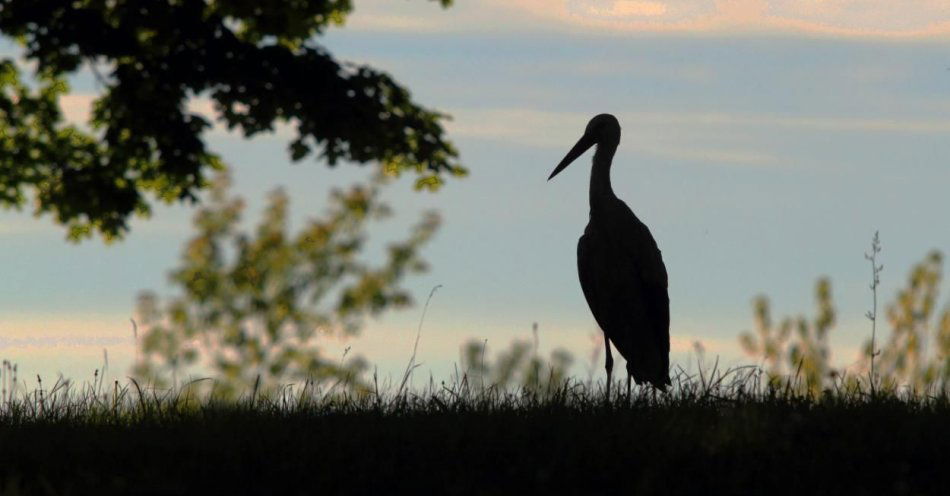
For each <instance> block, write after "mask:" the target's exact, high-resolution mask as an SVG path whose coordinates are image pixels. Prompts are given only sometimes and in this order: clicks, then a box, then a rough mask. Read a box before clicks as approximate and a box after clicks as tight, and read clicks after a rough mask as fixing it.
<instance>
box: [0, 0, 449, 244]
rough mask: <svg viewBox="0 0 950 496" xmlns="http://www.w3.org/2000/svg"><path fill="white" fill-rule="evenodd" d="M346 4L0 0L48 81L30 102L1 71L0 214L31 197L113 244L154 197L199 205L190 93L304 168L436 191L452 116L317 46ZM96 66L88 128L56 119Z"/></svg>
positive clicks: (11, 28)
mask: <svg viewBox="0 0 950 496" xmlns="http://www.w3.org/2000/svg"><path fill="white" fill-rule="evenodd" d="M441 3H442V5H443V6H446V5H448V2H445V1H443V2H441ZM352 8H353V7H352V4H351V2H350V1H349V0H322V1H321V0H294V1H287V2H250V1H246V0H189V1H177V0H144V1H143V0H135V1H132V0H116V1H110V2H103V1H101V0H85V1H74V0H0V31H2V32H3V33H4V34H6V35H8V36H10V37H13V38H16V39H17V40H19V41H20V42H21V43H22V44H23V45H24V47H25V49H26V58H27V59H28V60H30V61H34V62H36V63H37V66H38V68H39V74H40V76H41V80H42V84H41V87H40V89H39V90H38V92H37V93H36V94H35V95H32V96H30V97H27V96H28V95H27V94H28V93H29V91H28V90H27V88H26V87H25V86H23V85H22V84H21V83H20V82H19V76H18V74H17V72H16V68H15V66H14V65H13V63H12V62H10V61H6V62H5V63H4V68H3V69H2V70H0V95H3V97H0V140H2V141H0V146H2V147H3V148H2V149H4V150H9V151H10V152H11V153H10V154H5V156H6V157H8V158H7V159H6V160H5V161H4V162H0V168H5V169H8V171H0V191H5V194H2V195H0V204H4V205H7V206H20V205H21V204H22V203H23V201H24V200H23V198H24V197H25V196H24V191H25V190H30V189H32V190H34V191H36V192H37V193H38V194H37V197H38V207H37V213H39V214H42V213H53V214H54V215H55V216H56V218H57V220H58V221H59V222H62V223H65V224H67V226H68V227H69V228H70V232H71V233H72V235H73V236H74V237H75V238H80V237H86V236H89V235H91V234H92V233H95V232H98V233H101V234H102V235H103V236H105V237H106V238H115V237H120V236H121V235H122V234H124V233H125V232H126V231H127V230H128V218H129V216H130V215H132V214H133V213H139V214H146V213H147V212H148V209H149V202H148V201H147V199H146V198H147V196H148V195H152V196H154V197H155V198H157V199H160V200H162V201H165V202H180V201H184V202H191V201H194V200H195V198H196V196H197V193H198V192H199V191H201V190H202V189H204V188H205V187H207V182H206V180H205V177H206V175H207V174H208V172H209V171H214V170H216V169H219V168H220V167H221V163H220V160H219V158H218V157H217V155H215V154H214V153H213V152H211V151H209V150H208V149H207V147H206V145H205V142H204V132H205V131H206V130H207V129H208V128H209V127H210V124H211V123H210V122H208V121H207V120H205V119H204V118H203V117H201V116H199V115H196V114H193V113H190V112H188V111H187V110H186V104H187V102H188V101H189V99H191V98H193V97H195V96H196V95H208V96H209V98H210V99H211V100H212V102H213V106H214V108H215V109H216V110H217V111H218V112H220V116H221V117H220V120H221V121H222V123H223V124H224V125H226V126H227V127H228V128H229V129H233V130H237V131H239V132H241V133H243V135H244V136H246V137H252V136H255V135H257V134H259V133H264V132H270V131H273V130H274V128H275V125H276V124H279V123H286V124H290V125H291V126H292V127H293V128H295V129H296V134H297V136H296V137H295V138H293V139H292V140H291V141H290V143H289V145H288V147H289V154H290V156H291V158H292V159H293V160H295V161H297V160H302V159H304V158H306V157H308V156H316V157H318V158H321V159H323V160H326V161H327V162H328V163H329V164H330V165H334V164H337V163H339V162H340V161H348V162H355V163H359V164H366V163H376V164H380V165H382V166H383V167H384V168H385V169H386V171H387V173H389V174H391V175H398V174H400V173H402V172H404V171H408V170H412V171H415V172H416V173H417V174H419V175H420V176H421V179H420V181H419V183H418V184H417V187H418V188H419V189H428V190H435V189H437V188H438V187H439V186H440V185H441V184H442V181H443V177H444V176H446V175H456V176H461V175H463V174H464V173H465V170H464V169H463V168H462V167H461V165H460V164H459V163H458V160H457V158H458V152H457V150H456V149H455V148H454V146H453V145H452V144H451V143H450V142H449V141H448V140H447V139H446V138H445V133H444V130H443V128H442V121H443V120H444V119H446V118H447V116H445V115H443V114H440V113H438V112H434V111H432V110H429V109H426V108H425V107H422V106H420V105H418V104H417V103H415V102H414V101H413V100H412V98H411V95H410V93H409V91H408V90H407V89H405V88H403V87H402V86H400V85H399V84H398V83H397V82H396V81H394V80H393V79H392V78H391V77H390V76H389V75H387V74H385V73H383V72H380V71H376V70H374V69H373V68H371V67H367V66H361V65H354V64H348V63H343V62H339V61H337V60H335V59H334V58H333V57H332V56H331V55H330V54H329V53H327V51H326V50H324V49H323V48H322V47H320V46H319V45H317V44H316V43H315V42H314V40H313V38H314V36H318V35H320V34H322V33H323V32H324V31H325V30H326V29H327V28H328V27H329V26H331V25H336V24H342V23H343V21H344V19H345V18H346V16H347V15H348V14H349V13H350V12H351V11H352ZM87 62H88V63H90V64H91V65H92V66H93V67H97V68H104V69H103V70H104V71H105V73H104V74H103V75H101V76H100V77H99V82H100V84H101V85H102V87H103V94H102V95H101V96H100V97H99V98H98V99H97V100H96V101H95V103H94V105H93V109H94V110H93V115H92V120H91V122H90V125H91V127H92V129H93V131H94V132H93V133H89V132H85V131H81V130H79V129H76V128H75V127H71V126H67V125H65V124H63V123H62V119H61V115H60V112H59V97H60V96H62V94H63V93H64V92H65V91H66V90H65V88H64V86H63V84H64V83H63V78H64V76H66V75H68V74H71V73H74V72H75V71H77V70H78V69H79V68H80V67H81V66H82V64H84V63H87ZM11 93H12V94H17V95H18V97H17V98H11V97H10V95H11ZM11 136H12V137H15V139H13V140H12V141H11V138H10V137H11ZM0 160H2V159H0ZM14 169H20V170H22V171H23V172H18V173H16V174H14V172H13V170H14Z"/></svg>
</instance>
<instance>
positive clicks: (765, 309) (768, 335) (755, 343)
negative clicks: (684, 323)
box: [739, 277, 835, 391]
mask: <svg viewBox="0 0 950 496" xmlns="http://www.w3.org/2000/svg"><path fill="white" fill-rule="evenodd" d="M815 300H816V303H817V306H818V308H817V310H818V312H817V315H816V316H815V318H814V320H812V321H811V322H809V320H808V319H806V318H805V317H804V316H802V315H799V316H797V317H794V318H792V317H785V318H783V319H782V320H781V322H780V323H779V325H778V327H773V325H772V324H773V323H772V317H771V309H770V304H769V299H768V298H767V297H765V296H759V297H757V298H756V299H755V300H754V301H753V307H754V309H755V332H754V333H753V332H749V331H746V332H743V333H742V334H741V335H740V336H739V343H740V344H741V345H742V349H743V351H745V352H746V353H747V354H749V355H751V356H754V357H758V358H760V359H762V360H763V361H764V362H765V363H766V367H767V368H766V370H767V372H768V375H769V380H770V381H771V382H772V383H773V384H776V383H777V381H780V380H781V379H782V378H783V376H787V375H789V374H794V375H798V376H799V377H801V378H802V379H803V380H804V384H805V386H806V388H808V389H809V390H811V391H818V390H820V389H821V387H822V385H823V384H824V383H825V382H826V379H827V378H828V377H829V376H830V374H831V373H832V370H831V368H830V367H829V365H828V361H829V358H830V355H831V353H830V351H829V349H828V342H827V341H828V331H829V330H830V329H831V327H832V326H834V323H835V310H834V304H833V303H832V299H831V282H830V281H829V280H828V279H827V278H824V277H823V278H821V279H819V280H818V282H817V283H816V284H815ZM793 330H794V331H795V332H794V334H793V333H792V331H793ZM790 338H794V339H792V340H791V343H789V339H790Z"/></svg>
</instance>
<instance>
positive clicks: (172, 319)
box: [133, 175, 439, 397]
mask: <svg viewBox="0 0 950 496" xmlns="http://www.w3.org/2000/svg"><path fill="white" fill-rule="evenodd" d="M382 182H383V179H382V177H381V176H377V177H376V178H375V180H374V181H372V182H371V183H370V184H369V185H366V186H356V187H353V188H351V189H350V190H347V191H335V192H334V193H333V194H332V195H331V196H330V208H329V209H328V211H327V212H326V214H325V215H324V216H322V217H320V218H315V219H312V220H311V221H309V222H308V223H307V225H306V226H304V227H303V228H302V229H300V230H297V231H296V232H291V230H290V226H289V225H288V219H287V212H288V207H289V205H288V198H287V196H286V195H285V194H284V193H283V192H281V191H280V190H278V191H275V192H274V193H272V194H271V195H270V198H269V201H268V206H267V209H266V211H265V212H264V216H263V219H262V220H261V222H260V223H259V224H258V226H257V229H256V231H255V232H253V233H245V232H241V231H240V230H239V221H240V217H241V214H242V211H243V202H242V201H241V200H240V199H239V198H236V197H232V196H230V195H229V194H228V185H229V181H228V177H227V176H226V175H221V176H219V177H218V179H217V181H215V182H214V183H213V185H212V188H211V195H210V201H209V203H208V204H207V205H206V206H205V207H203V208H201V209H200V210H199V211H198V213H197V215H196V216H195V221H194V226H195V231H196V233H195V235H194V236H193V237H192V238H191V239H190V240H189V242H188V243H187V245H186V246H185V247H184V249H183V252H182V257H181V263H180V265H179V266H178V268H177V269H175V270H174V271H173V272H172V282H173V283H174V284H175V286H176V287H178V288H179V290H180V294H179V296H177V297H175V298H173V299H171V300H169V301H167V303H166V304H164V305H163V304H162V303H161V302H160V301H159V300H158V298H157V297H156V296H155V295H154V294H153V293H144V294H143V295H142V296H141V297H140V299H139V305H138V320H139V323H140V324H141V325H142V327H143V329H144V331H145V332H144V334H143V335H142V337H141V341H140V343H139V344H140V345H141V348H140V353H139V355H138V362H137V363H136V365H135V368H134V370H133V374H134V375H135V376H136V377H137V378H138V379H140V380H142V381H144V382H146V383H149V384H151V385H153V386H158V387H165V386H168V385H170V383H169V379H171V381H172V383H174V382H177V379H181V378H185V377H187V376H188V375H191V374H195V373H204V374H208V373H210V375H211V376H212V377H214V378H215V379H216V381H217V382H216V385H217V391H218V392H219V393H222V394H224V395H226V396H229V397H234V396H237V395H238V394H240V393H241V392H246V391H247V390H250V389H251V388H252V387H256V388H258V389H259V390H260V391H262V392H266V391H273V390H274V388H277V387H280V386H281V385H283V384H287V383H290V382H296V383H298V384H300V383H304V382H306V381H314V382H319V381H325V380H336V381H339V382H340V383H341V384H343V387H345V388H348V389H354V388H359V387H360V385H361V382H360V373H361V371H362V369H363V368H364V365H365V364H364V362H363V361H362V360H361V359H358V358H354V359H351V360H349V361H348V362H346V363H344V362H342V361H336V360H333V359H331V358H329V357H326V356H325V354H324V353H322V352H321V350H320V345H321V343H322V342H323V339H325V338H326V337H327V336H331V335H341V334H353V333H356V332H357V331H358V330H359V328H360V326H361V324H362V323H363V321H364V319H365V318H366V317H367V316H375V315H379V314H380V313H382V312H384V311H386V310H389V309H398V308H404V307H406V306H408V305H409V304H411V302H412V298H411V297H410V294H409V292H408V291H407V290H405V289H404V288H402V287H401V286H400V283H401V282H402V281H403V279H404V278H405V277H406V276H408V275H410V274H416V273H420V272H423V271H425V270H426V269H427V265H426V263H425V262H424V261H423V260H422V258H421V257H420V254H419V251H420V249H421V248H422V246H423V245H425V244H426V243H427V242H428V241H429V239H430V238H431V237H432V235H433V234H434V233H435V231H436V229H437V228H438V225H439V218H438V216H437V215H436V214H435V213H432V212H430V213H427V214H425V215H424V216H423V217H422V219H421V220H420V222H419V223H418V224H417V225H416V226H415V227H414V228H413V229H412V231H411V233H410V234H409V236H408V237H407V239H405V240H404V241H402V242H398V243H393V244H391V245H390V246H389V248H388V250H387V256H386V257H385V260H384V261H382V262H381V263H380V264H378V265H375V266H371V265H368V264H366V263H365V262H364V261H362V260H360V257H359V256H358V255H359V253H360V251H361V250H362V248H363V247H364V245H365V243H366V228H367V224H368V223H369V222H370V221H373V220H379V219H383V218H386V217H388V216H389V215H390V213H391V212H390V209H389V207H388V206H387V205H386V204H385V203H383V202H382V201H381V199H380V197H379V193H380V187H381V185H382ZM321 336H323V339H321V338H320V337H321Z"/></svg>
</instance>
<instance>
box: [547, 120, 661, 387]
mask: <svg viewBox="0 0 950 496" xmlns="http://www.w3.org/2000/svg"><path fill="white" fill-rule="evenodd" d="M619 144H620V123H619V122H618V121H617V118H616V117H614V116H612V115H610V114H600V115H597V116H595V117H594V118H593V119H591V120H590V122H589V123H588V124H587V129H586V130H585V131H584V135H583V136H581V139H580V140H578V142H577V144H575V145H574V147H573V148H571V151H569V152H568V153H567V155H566V156H565V157H564V160H561V163H560V164H558V165H557V167H556V168H555V169H554V171H553V172H551V175H550V176H549V177H548V180H549V181H550V180H551V178H553V177H554V176H556V175H557V174H558V173H559V172H561V171H562V170H564V169H565V168H566V167H567V166H568V165H570V163H571V162H573V161H574V160H575V159H577V157H579V156H581V154H583V153H584V152H585V151H587V149H589V148H590V147H592V146H594V145H597V150H596V151H595V153H594V166H593V169H592V171H591V176H590V221H588V222H587V228H586V229H584V235H583V236H581V239H580V240H579V241H578V242H577V272H578V275H579V276H580V280H581V287H582V288H583V290H584V297H585V298H586V299H587V304H588V306H590V310H591V312H592V313H593V314H594V319H596V320H597V324H598V325H599V326H600V328H601V329H602V330H603V331H604V345H605V346H606V349H607V356H606V364H605V366H606V369H607V398H610V383H611V379H612V372H613V365H614V359H613V356H612V355H611V353H610V343H613V344H614V347H615V348H617V351H619V352H620V355H621V356H623V357H624V359H626V360H627V394H628V395H629V394H630V378H631V377H633V380H635V381H636V382H637V384H642V383H644V382H646V383H649V384H651V385H652V386H653V387H654V388H658V389H661V390H665V389H666V386H668V385H669V384H670V377H669V366H670V298H669V294H668V293H667V275H666V266H664V265H663V257H662V255H661V254H660V250H659V248H658V247H657V245H656V241H655V240H654V239H653V235H651V234H650V230H649V229H647V226H646V225H644V224H643V222H640V219H638V218H637V216H636V215H634V214H633V211H632V210H630V207H628V206H627V204H626V203H624V202H623V201H622V200H620V199H619V198H617V195H615V194H614V191H613V188H611V186H610V165H611V163H612V162H613V157H614V153H616V151H617V145H619Z"/></svg>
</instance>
